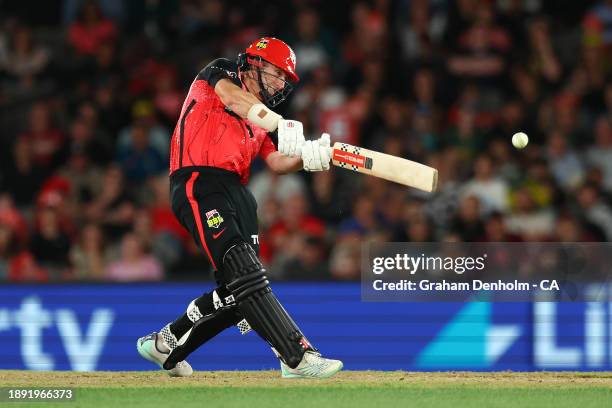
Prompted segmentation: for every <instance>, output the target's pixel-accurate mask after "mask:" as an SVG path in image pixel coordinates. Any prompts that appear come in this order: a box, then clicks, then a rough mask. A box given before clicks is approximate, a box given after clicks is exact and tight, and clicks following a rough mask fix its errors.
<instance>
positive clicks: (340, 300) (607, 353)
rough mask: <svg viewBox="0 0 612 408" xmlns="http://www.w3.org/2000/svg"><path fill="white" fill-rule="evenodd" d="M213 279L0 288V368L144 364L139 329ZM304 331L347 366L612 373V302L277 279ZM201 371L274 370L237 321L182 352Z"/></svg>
mask: <svg viewBox="0 0 612 408" xmlns="http://www.w3.org/2000/svg"><path fill="white" fill-rule="evenodd" d="M210 289H211V287H210V285H209V284H208V283H189V284H178V283H158V284H121V285H120V284H64V285H54V284H52V285H3V286H0V369H30V370H79V371H92V370H151V369H155V367H154V366H153V365H152V364H151V363H149V362H147V361H145V360H143V359H142V358H140V356H139V355H138V353H137V352H136V340H137V338H138V337H140V336H142V335H145V334H148V333H150V332H151V331H154V330H159V329H160V328H161V327H162V326H163V325H165V324H166V323H167V322H169V321H171V320H173V319H174V318H175V317H177V316H178V315H180V314H181V313H183V312H184V310H185V308H186V305H187V304H188V303H189V302H190V301H191V300H192V299H194V298H196V297H198V296H199V295H200V294H201V293H202V292H204V291H207V290H210ZM274 290H275V292H276V293H277V296H278V297H279V298H280V299H281V301H282V302H283V304H284V305H285V307H286V308H287V309H288V311H289V312H290V313H291V314H292V316H293V317H294V319H295V320H296V321H297V322H298V324H299V325H300V327H301V328H302V330H303V331H304V333H305V334H306V335H307V337H308V338H309V340H310V341H311V342H312V343H313V344H315V345H316V346H317V347H318V348H319V349H320V350H321V351H322V352H323V353H324V354H325V355H329V356H331V357H334V358H339V359H342V360H343V361H344V363H345V367H346V369H349V370H366V369H371V370H423V371H430V370H436V371H437V370H478V371H496V370H519V371H528V370H529V371H531V370H588V371H596V370H612V336H611V331H612V304H610V303H607V302H588V303H585V302H573V303H552V302H547V303H544V302H542V303H528V302H521V303H489V302H473V303H458V302H455V303H400V302H394V303H367V302H362V301H361V296H360V285H359V284H358V283H354V284H353V283H347V284H345V283H307V284H304V283H300V284H297V283H291V284H289V283H276V284H275V285H274ZM189 361H190V363H191V364H192V365H193V366H194V369H196V370H258V369H270V368H278V361H277V360H276V359H275V357H274V355H273V354H272V352H271V350H270V348H269V347H268V346H267V344H266V343H265V342H264V341H262V340H261V339H259V337H258V336H257V335H256V334H255V333H249V334H247V335H245V336H241V335H240V334H239V332H238V329H236V328H230V329H228V330H226V331H225V332H224V333H222V334H221V335H219V336H218V337H216V338H215V339H213V340H212V341H210V342H209V343H207V344H206V345H205V346H203V347H201V348H200V349H199V350H198V351H196V352H195V353H194V354H192V355H191V356H190V358H189Z"/></svg>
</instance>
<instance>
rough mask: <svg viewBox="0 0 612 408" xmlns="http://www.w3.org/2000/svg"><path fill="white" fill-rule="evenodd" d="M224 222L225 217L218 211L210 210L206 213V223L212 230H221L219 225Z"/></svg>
mask: <svg viewBox="0 0 612 408" xmlns="http://www.w3.org/2000/svg"><path fill="white" fill-rule="evenodd" d="M222 222H223V217H221V214H219V211H217V210H210V211H208V212H207V213H206V223H207V224H208V226H209V227H210V228H219V225H221V223H222Z"/></svg>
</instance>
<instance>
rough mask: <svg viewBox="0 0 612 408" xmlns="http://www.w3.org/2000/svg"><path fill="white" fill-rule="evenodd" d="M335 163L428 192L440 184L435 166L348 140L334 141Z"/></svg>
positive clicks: (335, 164) (434, 189) (333, 153)
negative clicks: (361, 145)
mask: <svg viewBox="0 0 612 408" xmlns="http://www.w3.org/2000/svg"><path fill="white" fill-rule="evenodd" d="M332 164H333V165H334V166H337V167H341V168H343V169H347V170H352V171H356V172H358V173H363V174H368V175H370V176H374V177H380V178H383V179H385V180H389V181H393V182H395V183H399V184H403V185H405V186H409V187H414V188H417V189H419V190H422V191H426V192H432V191H436V189H437V187H438V170H436V169H434V168H432V167H429V166H426V165H424V164H421V163H417V162H414V161H412V160H407V159H402V158H401V157H396V156H391V155H390V154H385V153H380V152H376V151H374V150H369V149H364V148H362V147H358V146H353V145H350V144H346V143H340V142H336V143H334V146H333V148H332Z"/></svg>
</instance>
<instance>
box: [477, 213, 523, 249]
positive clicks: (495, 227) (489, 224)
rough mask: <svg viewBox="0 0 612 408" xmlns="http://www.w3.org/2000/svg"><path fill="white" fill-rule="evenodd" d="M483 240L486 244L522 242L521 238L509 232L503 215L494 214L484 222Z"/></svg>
mask: <svg viewBox="0 0 612 408" xmlns="http://www.w3.org/2000/svg"><path fill="white" fill-rule="evenodd" d="M482 240H483V241H486V242H518V241H521V237H519V236H518V235H515V234H512V233H511V232H509V231H508V229H507V228H506V224H505V222H504V216H503V215H502V214H500V213H493V214H491V215H490V216H489V217H488V218H487V219H486V220H485V222H484V237H483V239H482Z"/></svg>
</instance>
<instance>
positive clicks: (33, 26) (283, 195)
mask: <svg viewBox="0 0 612 408" xmlns="http://www.w3.org/2000/svg"><path fill="white" fill-rule="evenodd" d="M261 35H271V36H275V37H278V38H281V39H283V40H284V41H286V42H287V43H289V44H290V45H291V46H292V47H293V49H294V50H295V53H296V56H297V72H298V75H299V76H300V77H301V78H302V81H301V82H300V83H299V85H298V86H297V88H296V90H295V91H294V92H293V94H292V95H291V97H290V98H289V100H288V101H287V102H286V103H285V104H284V106H283V107H282V108H281V110H280V113H282V114H283V115H284V116H285V117H288V118H292V119H296V120H300V121H302V122H303V123H304V129H305V131H306V132H307V138H317V137H319V136H320V134H321V132H329V133H330V134H331V135H332V139H333V140H334V141H346V142H347V143H351V144H355V145H360V146H363V147H366V148H371V149H375V150H378V151H383V152H386V153H389V154H393V155H397V156H402V157H405V158H409V159H412V160H416V161H419V162H423V163H425V164H428V165H430V166H433V167H435V168H437V169H438V170H439V174H440V187H439V191H437V192H436V193H434V194H425V193H420V192H418V191H417V190H411V189H407V188H404V187H402V186H399V185H396V184H392V183H388V182H386V181H382V180H380V179H376V178H372V177H366V176H362V175H359V174H355V173H352V172H348V171H346V170H342V169H338V168H332V170H331V171H329V172H318V173H310V174H306V173H304V172H299V173H295V174H291V175H285V176H277V175H275V174H272V173H271V172H270V171H268V170H267V169H266V168H265V165H264V163H262V162H256V163H254V165H253V168H252V174H251V181H250V184H249V188H250V189H251V190H252V192H253V194H254V195H255V197H256V199H257V201H258V203H259V208H258V216H259V220H260V235H259V240H260V243H261V257H262V260H263V262H264V263H265V264H266V265H267V266H268V269H269V272H270V275H271V276H272V277H273V278H275V279H288V280H327V279H335V280H354V279H359V276H360V251H361V248H362V244H364V243H368V242H386V241H405V242H421V241H469V242H498V241H510V242H521V241H567V242H575V241H611V240H612V1H611V0H599V1H579V2H578V1H558V2H557V1H555V2H545V1H543V0H395V1H393V0H371V1H348V0H339V1H323V0H310V1H309V0H291V1H289V0H287V1H261V0H252V1H248V2H246V1H232V2H228V1H222V0H168V1H166V0H156V1H129V0H125V1H122V0H105V1H79V0H52V1H45V2H37V4H36V5H35V6H32V5H31V4H30V3H29V2H18V1H10V0H8V1H0V147H1V149H0V152H1V153H0V154H1V155H2V157H1V159H0V281H9V282H23V281H35V282H52V281H74V280H84V281H99V280H102V281H108V280H110V281H122V282H126V281H139V280H161V279H193V278H196V279H206V278H208V277H210V273H211V268H210V265H209V263H208V261H207V259H206V256H205V254H204V253H203V252H202V251H201V250H199V249H198V248H197V247H196V245H195V243H194V242H193V239H192V238H191V237H190V236H189V234H188V233H187V232H186V231H185V230H184V229H183V228H182V227H181V226H180V225H179V223H178V221H177V220H176V219H175V218H174V216H173V214H172V211H171V209H170V203H169V194H168V189H169V187H168V156H169V153H168V150H169V140H170V137H171V134H172V132H173V130H174V127H175V125H176V121H177V118H178V114H179V112H180V109H181V106H182V102H183V97H184V95H185V94H186V90H187V88H188V87H189V85H190V83H191V81H192V80H193V78H194V77H195V75H196V74H197V73H198V72H199V71H200V70H201V69H202V68H203V67H204V66H205V65H206V64H207V63H208V62H210V61H211V60H212V59H214V58H218V57H226V58H231V59H233V58H235V57H236V56H237V54H238V53H239V52H240V51H242V50H243V49H244V48H245V47H246V46H247V45H248V44H249V43H250V42H252V41H253V40H254V39H255V38H257V37H258V36H261ZM518 131H523V132H526V133H527V134H528V135H529V137H530V144H529V145H528V146H527V148H525V149H523V150H516V149H514V148H513V147H512V145H511V143H510V140H511V137H512V135H513V134H514V133H515V132H518Z"/></svg>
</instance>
